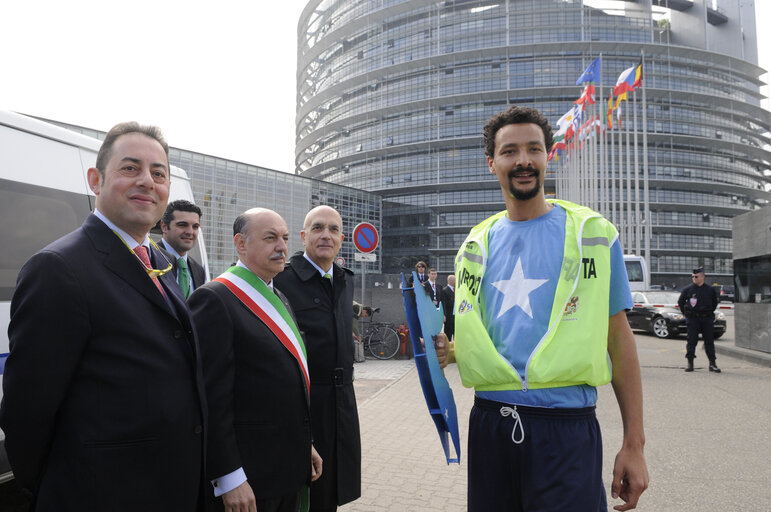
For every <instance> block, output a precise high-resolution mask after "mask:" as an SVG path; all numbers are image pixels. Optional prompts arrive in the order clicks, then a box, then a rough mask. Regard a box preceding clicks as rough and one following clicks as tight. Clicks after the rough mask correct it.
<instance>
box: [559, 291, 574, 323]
mask: <svg viewBox="0 0 771 512" xmlns="http://www.w3.org/2000/svg"><path fill="white" fill-rule="evenodd" d="M577 311H578V295H576V296H575V297H570V300H569V301H568V303H567V304H565V311H564V313H565V314H564V316H563V318H562V320H576V319H575V318H567V317H569V316H571V315H575V314H576V312H577Z"/></svg>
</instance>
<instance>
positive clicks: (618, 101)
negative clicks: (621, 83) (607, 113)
mask: <svg viewBox="0 0 771 512" xmlns="http://www.w3.org/2000/svg"><path fill="white" fill-rule="evenodd" d="M628 99H629V98H628V97H627V94H626V93H625V92H622V93H621V94H619V95H618V97H617V98H616V106H615V107H613V109H614V110H615V109H617V108H618V107H620V106H621V102H622V101H626V100H628Z"/></svg>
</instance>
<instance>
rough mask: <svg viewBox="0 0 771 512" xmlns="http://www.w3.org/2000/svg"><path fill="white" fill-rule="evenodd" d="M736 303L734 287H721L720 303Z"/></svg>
mask: <svg viewBox="0 0 771 512" xmlns="http://www.w3.org/2000/svg"><path fill="white" fill-rule="evenodd" d="M733 301H734V287H733V286H732V285H725V286H721V287H720V302H733Z"/></svg>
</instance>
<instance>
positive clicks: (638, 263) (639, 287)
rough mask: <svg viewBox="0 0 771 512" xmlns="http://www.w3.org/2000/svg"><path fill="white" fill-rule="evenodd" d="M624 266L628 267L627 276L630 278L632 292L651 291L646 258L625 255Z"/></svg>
mask: <svg viewBox="0 0 771 512" xmlns="http://www.w3.org/2000/svg"><path fill="white" fill-rule="evenodd" d="M624 265H626V275H627V276H628V277H629V289H630V290H632V291H633V292H643V291H646V290H649V289H650V287H651V286H650V285H651V281H650V274H648V264H647V263H645V258H643V257H642V256H637V255H635V254H624Z"/></svg>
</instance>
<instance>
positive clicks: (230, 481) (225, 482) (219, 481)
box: [211, 468, 246, 496]
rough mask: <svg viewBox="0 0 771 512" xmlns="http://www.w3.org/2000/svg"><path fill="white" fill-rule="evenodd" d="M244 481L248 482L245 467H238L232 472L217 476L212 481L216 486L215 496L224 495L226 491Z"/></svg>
mask: <svg viewBox="0 0 771 512" xmlns="http://www.w3.org/2000/svg"><path fill="white" fill-rule="evenodd" d="M244 482H246V473H244V468H238V469H236V470H235V471H233V472H232V473H228V474H227V475H225V476H221V477H219V478H215V479H214V480H212V481H211V484H212V485H213V486H214V496H222V495H223V494H225V493H226V492H230V491H232V490H233V489H235V488H236V487H238V486H239V485H241V484H242V483H244Z"/></svg>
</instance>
